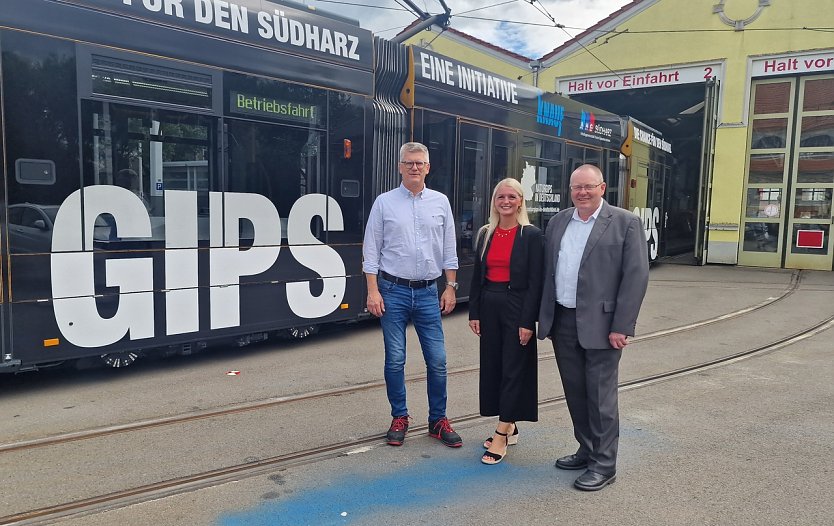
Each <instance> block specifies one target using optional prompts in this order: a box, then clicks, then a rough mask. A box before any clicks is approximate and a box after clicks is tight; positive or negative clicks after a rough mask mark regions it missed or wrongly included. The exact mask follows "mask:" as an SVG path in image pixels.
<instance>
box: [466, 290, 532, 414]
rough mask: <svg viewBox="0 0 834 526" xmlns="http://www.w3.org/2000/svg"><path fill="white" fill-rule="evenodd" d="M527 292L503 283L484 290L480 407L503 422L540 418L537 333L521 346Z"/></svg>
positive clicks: (483, 412)
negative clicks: (522, 315)
mask: <svg viewBox="0 0 834 526" xmlns="http://www.w3.org/2000/svg"><path fill="white" fill-rule="evenodd" d="M525 293H526V291H515V290H512V289H509V288H508V287H507V286H506V284H502V283H490V282H487V283H486V284H484V286H483V287H482V289H481V309H480V317H481V319H480V322H481V338H480V353H481V375H480V409H481V415H483V416H496V415H497V416H498V418H499V420H501V421H502V422H518V421H521V420H524V421H528V422H536V421H538V418H539V417H538V414H539V413H538V410H539V406H538V363H539V362H538V355H537V351H536V336H535V334H534V335H533V336H532V337H531V338H530V341H529V342H528V343H527V345H521V343H520V341H519V335H518V328H519V316H520V314H521V307H522V301H523V298H524V294H525Z"/></svg>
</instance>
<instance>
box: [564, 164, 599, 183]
mask: <svg viewBox="0 0 834 526" xmlns="http://www.w3.org/2000/svg"><path fill="white" fill-rule="evenodd" d="M578 172H591V173H592V174H594V176H595V177H596V179H597V181H599V182H600V183H604V182H605V177H603V175H602V170H600V169H599V166H596V165H593V164H583V165H582V166H580V167H579V168H577V169H576V170H574V171H573V172H572V173H571V174H570V180H571V181H573V176H574V175H575V174H576V173H578Z"/></svg>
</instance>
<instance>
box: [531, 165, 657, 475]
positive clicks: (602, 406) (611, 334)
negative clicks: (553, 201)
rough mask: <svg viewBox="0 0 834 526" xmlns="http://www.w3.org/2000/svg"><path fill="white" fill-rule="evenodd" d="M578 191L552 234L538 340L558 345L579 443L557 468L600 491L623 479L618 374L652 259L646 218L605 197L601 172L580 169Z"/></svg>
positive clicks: (550, 227) (574, 184) (573, 183)
mask: <svg viewBox="0 0 834 526" xmlns="http://www.w3.org/2000/svg"><path fill="white" fill-rule="evenodd" d="M570 193H571V200H572V201H573V204H574V207H573V208H568V209H566V210H562V211H561V212H559V213H558V214H556V215H555V216H554V217H553V218H552V219H551V220H550V222H549V223H548V224H547V230H546V232H545V240H546V247H545V274H544V277H545V279H544V289H543V291H542V301H541V308H540V310H539V329H538V330H539V332H538V337H539V339H542V340H543V339H545V338H548V337H549V338H552V340H553V349H554V351H555V353H556V363H557V365H558V366H559V376H560V377H561V378H562V385H563V386H564V389H565V399H566V400H567V404H568V411H569V412H570V416H571V420H572V421H573V429H574V436H575V437H576V440H577V442H579V449H577V451H576V453H574V454H572V455H567V456H565V457H562V458H560V459H558V460H557V461H556V467H558V468H561V469H585V470H586V471H585V472H584V473H583V474H582V475H581V476H579V478H577V479H576V481H575V482H574V486H576V487H577V488H578V489H581V490H586V491H596V490H600V489H602V488H604V487H605V486H607V485H608V484H610V483H612V482H614V479H615V477H616V463H617V443H618V440H619V436H620V422H619V410H618V407H617V383H618V369H619V363H620V357H621V356H622V350H623V347H625V346H626V344H627V343H628V341H627V337H628V336H633V335H634V327H635V325H636V323H637V314H638V313H639V312H640V305H641V303H642V302H643V297H644V296H645V295H646V288H647V286H648V281H649V259H648V253H647V248H646V238H645V234H644V230H643V224H642V222H641V221H640V219H639V218H638V217H637V216H636V215H634V214H632V213H631V212H628V211H627V210H623V209H621V208H617V207H614V206H610V205H609V204H608V203H606V202H605V201H604V200H603V199H602V196H603V195H604V194H605V182H604V180H603V176H602V172H601V171H600V170H599V168H597V167H596V166H592V165H588V164H586V165H582V166H580V167H579V168H577V169H576V170H575V171H574V172H573V174H571V178H570Z"/></svg>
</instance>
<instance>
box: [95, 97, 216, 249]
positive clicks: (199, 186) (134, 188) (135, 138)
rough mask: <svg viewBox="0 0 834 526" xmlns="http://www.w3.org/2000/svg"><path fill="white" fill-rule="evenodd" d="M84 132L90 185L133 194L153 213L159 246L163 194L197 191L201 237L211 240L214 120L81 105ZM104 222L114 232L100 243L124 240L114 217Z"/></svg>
mask: <svg viewBox="0 0 834 526" xmlns="http://www.w3.org/2000/svg"><path fill="white" fill-rule="evenodd" d="M82 133H83V137H84V148H83V161H84V184H85V185H116V186H120V187H122V188H126V189H128V190H130V191H131V192H133V193H134V194H135V195H136V197H137V198H138V199H139V200H140V201H141V202H142V204H143V205H144V206H145V208H146V209H147V211H148V215H149V216H150V218H151V226H152V229H153V232H152V239H151V241H156V242H161V241H162V240H164V236H165V210H164V208H165V198H164V191H165V190H187V191H196V192H198V197H197V199H198V203H197V207H198V238H199V239H200V240H208V238H209V229H208V192H209V191H212V190H219V189H220V185H219V182H218V181H219V177H218V176H217V175H216V166H215V162H214V152H215V150H216V149H215V147H214V142H215V140H214V138H215V136H216V132H215V121H214V119H211V118H209V117H205V116H201V115H194V114H189V113H181V112H173V111H167V110H157V109H149V108H141V107H135V106H128V105H122V104H113V103H109V102H94V101H82ZM105 221H106V223H107V225H108V226H109V227H110V232H109V233H107V234H106V235H104V234H99V238H102V237H103V238H106V240H107V241H108V242H115V241H123V240H120V239H119V238H118V237H117V232H116V229H115V228H113V226H114V224H113V219H112V217H107V218H105ZM97 241H102V239H97ZM108 246H110V245H103V248H104V247H108ZM112 246H113V247H114V248H124V247H123V246H122V245H119V246H116V245H112Z"/></svg>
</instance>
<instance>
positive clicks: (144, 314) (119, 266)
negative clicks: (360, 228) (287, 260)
mask: <svg viewBox="0 0 834 526" xmlns="http://www.w3.org/2000/svg"><path fill="white" fill-rule="evenodd" d="M82 196H83V207H82ZM164 203H165V217H164V226H165V228H164V234H165V254H164V264H165V274H164V275H165V288H164V291H163V294H164V297H165V310H166V317H165V333H166V334H168V335H174V334H186V333H190V332H197V331H198V330H199V329H200V326H199V313H200V304H199V294H198V290H199V289H198V285H199V284H198V266H199V263H198V249H197V247H198V238H199V236H198V231H199V221H200V219H199V218H200V216H199V215H198V207H197V193H196V192H191V191H174V190H166V191H165V192H164ZM82 210H83V212H82ZM102 215H104V216H112V220H110V221H109V225H110V228H111V229H114V231H113V232H112V233H111V234H110V235H111V238H114V239H120V240H125V239H128V240H130V239H136V240H143V239H146V240H149V239H159V233H157V236H156V237H155V236H154V232H155V231H157V228H155V227H154V225H156V226H157V227H159V230H161V224H162V223H161V222H159V220H160V219H162V218H156V217H155V218H153V219H152V218H151V217H149V215H148V211H147V208H146V207H145V204H144V202H143V201H142V199H141V198H140V197H138V196H136V195H135V194H134V193H133V192H131V191H129V190H126V189H124V188H121V187H118V186H109V185H100V186H88V187H86V188H84V189H83V191H82V190H77V191H76V192H74V193H72V194H71V195H70V196H69V197H67V199H66V200H65V201H64V203H63V204H62V205H61V208H60V209H59V211H58V214H57V217H56V220H55V227H54V232H53V237H52V254H51V278H52V298H53V307H54V311H55V319H56V321H57V323H58V327H59V329H60V331H61V333H62V334H63V336H64V337H65V338H66V339H67V341H69V342H70V343H72V344H73V345H76V346H78V347H87V348H90V347H102V346H106V345H110V344H113V343H116V342H118V341H120V340H122V339H123V338H124V337H125V336H128V337H129V339H131V340H139V339H145V338H152V337H154V336H156V335H157V333H158V332H159V331H161V328H157V327H155V326H154V292H153V291H154V283H153V274H154V261H153V259H152V258H151V257H133V256H135V255H136V253H132V254H130V256H129V257H120V254H119V253H117V252H114V253H113V254H112V255H110V257H109V258H108V259H107V260H106V261H105V264H104V272H105V273H106V275H105V276H104V280H103V281H104V283H105V285H106V286H108V287H116V288H118V295H117V296H116V295H114V296H113V298H112V301H114V302H116V301H117V302H118V308H117V309H116V312H115V314H113V315H112V316H111V317H109V318H104V317H102V316H101V314H100V313H99V309H98V305H97V301H107V300H106V299H105V300H97V297H96V288H95V284H96V282H97V280H96V276H95V270H94V261H93V239H94V234H95V232H96V228H97V227H96V223H97V219H98V224H99V226H101V219H100V218H99V216H102ZM317 217H318V218H321V219H322V221H323V222H324V228H325V230H331V231H341V230H344V221H343V217H342V211H341V209H340V208H339V205H338V203H337V202H336V200H335V199H333V198H331V197H328V196H326V195H322V194H310V195H305V196H302V197H301V198H300V199H298V200H297V201H296V202H295V204H294V205H293V207H292V209H291V210H290V214H289V217H288V219H287V232H286V237H287V240H288V242H289V244H290V251H291V252H292V255H293V257H294V259H295V260H296V261H297V262H298V263H299V264H301V265H303V266H305V267H307V268H309V269H310V270H312V271H314V272H316V273H317V274H319V275H320V276H321V279H322V281H323V284H324V287H323V290H322V292H321V294H320V295H318V296H314V295H313V294H312V293H311V290H310V284H309V283H307V282H292V283H289V284H288V285H287V302H288V305H289V307H290V309H291V310H292V312H293V313H295V314H296V315H297V316H299V317H301V318H306V319H312V318H317V317H321V316H326V315H328V314H330V313H332V312H333V311H334V310H336V309H337V308H338V307H339V305H340V304H341V303H342V301H343V299H344V294H345V289H346V282H347V280H346V277H345V265H344V262H343V261H342V259H341V257H340V256H339V254H338V253H337V252H336V251H335V250H334V249H333V248H331V247H329V246H327V245H324V244H322V243H321V242H320V241H319V240H318V239H317V238H316V237H315V235H314V234H313V233H312V231H311V224H312V222H313V220H314V218H317ZM82 218H83V220H82ZM208 223H209V224H208V230H209V238H210V244H211V247H212V248H210V249H209V258H208V259H209V282H210V285H211V287H210V289H209V290H210V292H209V300H210V305H209V307H208V308H209V311H210V312H209V319H210V324H211V329H221V328H228V327H235V326H239V325H240V324H241V319H240V288H241V287H240V281H241V277H244V276H254V275H257V274H261V273H263V272H266V271H267V270H269V269H270V268H272V266H273V265H274V264H275V262H276V261H277V259H278V254H279V252H280V249H281V239H282V226H281V224H282V223H281V218H280V216H279V214H278V211H277V210H276V209H275V206H274V205H273V204H272V202H271V201H269V200H268V199H267V198H266V197H264V196H262V195H259V194H245V193H228V192H227V193H220V192H210V193H209V217H208ZM241 239H242V240H243V246H244V247H248V248H243V249H241V247H240V245H241ZM294 245H295V246H294ZM98 281H99V282H101V276H99V279H98Z"/></svg>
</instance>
